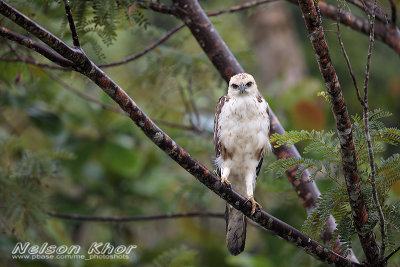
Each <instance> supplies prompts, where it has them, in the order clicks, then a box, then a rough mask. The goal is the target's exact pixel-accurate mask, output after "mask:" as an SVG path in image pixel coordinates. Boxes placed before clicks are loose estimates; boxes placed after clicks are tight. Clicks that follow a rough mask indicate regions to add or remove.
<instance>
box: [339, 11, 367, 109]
mask: <svg viewBox="0 0 400 267" xmlns="http://www.w3.org/2000/svg"><path fill="white" fill-rule="evenodd" d="M340 11H341V9H340V8H339V7H338V12H339V14H340ZM336 26H337V37H338V41H339V45H340V49H341V50H342V53H343V56H344V58H345V60H346V64H347V68H348V70H349V73H350V76H351V79H352V80H353V85H354V88H355V89H356V94H357V98H358V101H360V103H361V104H363V103H364V100H363V99H362V98H361V95H360V89H358V84H357V80H356V77H355V75H354V72H353V69H352V67H351V64H350V59H349V57H348V55H347V52H346V49H345V48H344V44H343V40H342V34H341V31H340V22H339V16H338V18H337V23H336Z"/></svg>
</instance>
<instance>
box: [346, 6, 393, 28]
mask: <svg viewBox="0 0 400 267" xmlns="http://www.w3.org/2000/svg"><path fill="white" fill-rule="evenodd" d="M346 1H347V2H349V3H351V4H353V5H354V6H356V7H358V8H359V9H361V10H363V11H364V12H365V13H366V14H367V15H372V12H373V10H372V9H373V5H371V3H370V2H369V1H365V0H364V2H363V3H365V5H364V4H363V3H362V2H360V1H358V0H346ZM389 1H391V0H389ZM375 16H376V18H377V19H379V20H380V21H381V22H383V23H386V24H387V23H388V18H387V16H386V14H385V12H383V10H382V9H381V8H380V7H377V8H376V11H375Z"/></svg>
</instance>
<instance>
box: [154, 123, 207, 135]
mask: <svg viewBox="0 0 400 267" xmlns="http://www.w3.org/2000/svg"><path fill="white" fill-rule="evenodd" d="M154 122H155V123H156V124H161V125H165V126H167V127H172V128H177V129H181V130H184V131H189V132H193V133H195V134H198V135H200V136H201V137H204V138H210V137H211V135H210V134H209V133H208V132H207V131H205V130H203V129H199V128H197V127H196V126H194V125H183V124H179V123H174V122H169V121H165V120H160V119H154Z"/></svg>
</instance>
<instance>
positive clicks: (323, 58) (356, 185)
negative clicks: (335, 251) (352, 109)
mask: <svg viewBox="0 0 400 267" xmlns="http://www.w3.org/2000/svg"><path fill="white" fill-rule="evenodd" d="M298 4H299V6H300V9H301V11H302V13H303V17H304V21H305V24H306V27H307V30H308V33H309V38H310V41H311V44H312V47H313V49H314V53H315V55H316V58H317V63H318V66H319V70H320V72H321V75H322V78H323V80H324V83H325V86H326V89H327V93H328V95H329V100H330V103H331V108H332V112H333V115H334V117H335V120H336V128H337V133H338V137H339V140H340V151H341V156H342V165H343V173H344V177H345V181H346V187H347V192H348V196H349V202H350V207H351V210H352V216H353V220H354V224H355V228H356V230H357V233H358V237H359V239H360V242H361V246H362V248H363V250H364V253H365V255H366V257H367V261H368V263H370V264H376V263H377V260H378V256H379V246H378V244H377V242H376V240H375V236H374V234H373V233H372V232H371V231H369V232H367V233H365V231H364V230H363V226H364V225H365V224H366V223H367V221H368V213H367V209H366V205H365V201H364V196H363V194H362V192H361V184H360V177H359V174H358V171H357V169H358V167H357V161H356V153H355V147H354V140H353V133H352V129H351V121H350V117H349V114H348V111H347V106H346V104H345V101H344V97H343V94H342V90H341V88H340V84H339V80H338V77H337V74H336V71H335V69H334V67H333V64H332V60H331V58H330V55H329V50H328V45H327V43H326V40H325V35H324V32H323V27H322V21H321V15H320V13H319V9H318V7H317V6H316V5H315V4H314V1H313V0H299V1H298Z"/></svg>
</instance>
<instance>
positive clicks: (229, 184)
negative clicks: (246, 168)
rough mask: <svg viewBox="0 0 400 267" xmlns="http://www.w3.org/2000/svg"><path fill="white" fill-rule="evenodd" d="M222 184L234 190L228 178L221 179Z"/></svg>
mask: <svg viewBox="0 0 400 267" xmlns="http://www.w3.org/2000/svg"><path fill="white" fill-rule="evenodd" d="M221 183H225V184H226V185H227V186H229V189H232V184H231V182H229V181H228V179H227V178H225V177H221Z"/></svg>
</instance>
